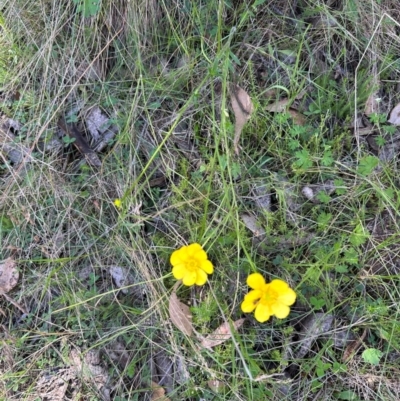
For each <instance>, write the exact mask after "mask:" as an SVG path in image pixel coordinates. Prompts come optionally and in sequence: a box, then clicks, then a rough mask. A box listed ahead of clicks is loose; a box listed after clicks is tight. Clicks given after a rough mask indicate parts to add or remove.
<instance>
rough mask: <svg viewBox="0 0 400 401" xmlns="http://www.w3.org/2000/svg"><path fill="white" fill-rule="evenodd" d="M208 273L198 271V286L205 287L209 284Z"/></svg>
mask: <svg viewBox="0 0 400 401" xmlns="http://www.w3.org/2000/svg"><path fill="white" fill-rule="evenodd" d="M207 278H208V276H207V273H206V272H205V271H203V270H201V269H197V277H196V282H195V284H196V285H203V284H205V283H206V282H207Z"/></svg>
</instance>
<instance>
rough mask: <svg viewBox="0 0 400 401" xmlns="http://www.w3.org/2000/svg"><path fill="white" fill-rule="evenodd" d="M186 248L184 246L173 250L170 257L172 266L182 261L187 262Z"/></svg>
mask: <svg viewBox="0 0 400 401" xmlns="http://www.w3.org/2000/svg"><path fill="white" fill-rule="evenodd" d="M185 248H186V246H183V247H182V248H179V249H177V250H176V251H174V252H172V255H171V257H170V259H169V261H170V263H171V265H172V266H175V265H179V264H180V263H183V262H185V253H186V252H185Z"/></svg>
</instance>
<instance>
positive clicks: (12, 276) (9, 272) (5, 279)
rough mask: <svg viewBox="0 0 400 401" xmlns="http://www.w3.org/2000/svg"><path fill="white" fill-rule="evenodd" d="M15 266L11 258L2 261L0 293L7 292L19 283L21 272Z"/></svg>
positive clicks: (0, 267) (0, 265) (0, 264)
mask: <svg viewBox="0 0 400 401" xmlns="http://www.w3.org/2000/svg"><path fill="white" fill-rule="evenodd" d="M15 266H16V263H15V261H14V260H13V259H11V258H8V259H6V260H4V261H3V262H2V263H0V295H4V294H7V292H10V291H11V290H12V289H13V288H14V287H15V286H16V285H17V283H18V278H19V273H18V270H17V269H16V268H15Z"/></svg>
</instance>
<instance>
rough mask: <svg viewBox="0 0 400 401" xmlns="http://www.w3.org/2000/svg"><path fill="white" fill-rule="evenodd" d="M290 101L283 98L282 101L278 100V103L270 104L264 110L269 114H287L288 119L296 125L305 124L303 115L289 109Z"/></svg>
mask: <svg viewBox="0 0 400 401" xmlns="http://www.w3.org/2000/svg"><path fill="white" fill-rule="evenodd" d="M289 103H290V100H289V99H288V98H284V99H282V100H279V102H275V103H272V104H270V105H268V106H267V107H266V108H265V109H266V110H267V111H270V112H271V113H289V114H290V117H291V118H292V120H293V122H294V123H295V124H297V125H305V124H306V118H305V117H304V116H303V114H301V113H299V112H298V111H296V110H293V109H291V108H290V107H289V106H290V104H291V103H290V104H289Z"/></svg>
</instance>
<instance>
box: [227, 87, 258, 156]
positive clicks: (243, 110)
mask: <svg viewBox="0 0 400 401" xmlns="http://www.w3.org/2000/svg"><path fill="white" fill-rule="evenodd" d="M231 103H232V109H233V112H234V114H235V137H234V139H233V147H234V149H235V153H236V154H237V155H238V154H239V140H240V134H241V132H242V130H243V127H244V125H245V124H246V122H247V120H248V119H249V118H250V116H251V113H252V112H253V109H254V107H253V103H252V101H251V99H250V96H249V95H248V93H247V92H246V91H245V90H244V89H242V88H241V87H240V86H239V85H236V84H232V85H231Z"/></svg>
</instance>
